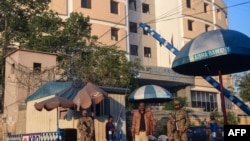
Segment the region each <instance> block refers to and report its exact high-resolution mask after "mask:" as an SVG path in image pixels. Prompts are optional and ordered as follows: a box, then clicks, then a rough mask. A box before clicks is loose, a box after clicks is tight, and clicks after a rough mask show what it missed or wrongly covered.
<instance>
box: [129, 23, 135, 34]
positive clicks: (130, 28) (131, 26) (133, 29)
mask: <svg viewBox="0 0 250 141" xmlns="http://www.w3.org/2000/svg"><path fill="white" fill-rule="evenodd" d="M129 31H130V32H133V33H137V23H134V22H129Z"/></svg>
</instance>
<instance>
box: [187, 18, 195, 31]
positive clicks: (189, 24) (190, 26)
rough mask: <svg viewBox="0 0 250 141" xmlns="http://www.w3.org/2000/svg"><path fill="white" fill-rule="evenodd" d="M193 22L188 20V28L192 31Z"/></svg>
mask: <svg viewBox="0 0 250 141" xmlns="http://www.w3.org/2000/svg"><path fill="white" fill-rule="evenodd" d="M193 22H194V21H192V20H188V30H189V31H193Z"/></svg>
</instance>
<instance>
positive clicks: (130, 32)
mask: <svg viewBox="0 0 250 141" xmlns="http://www.w3.org/2000/svg"><path fill="white" fill-rule="evenodd" d="M248 3H250V1H249V2H243V3H239V4H235V5H231V6H226V7H223V8H220V9H221V10H223V9H228V8H232V7H236V6H241V5H245V4H248ZM215 10H216V9H215ZM209 11H211V12H212V11H214V10H209ZM209 11H208V12H209ZM202 13H204V11H202V12H198V13H194V14H190V15H182V16H179V17H175V18H169V19H165V20H161V21H155V22H152V21H151V22H145V24H150V23H156V22H163V21H169V20H174V19H178V18H184V17H192V16H193V15H199V14H202ZM166 17H168V16H166ZM166 17H165V18H166ZM139 28H140V27H138V28H137V29H139ZM130 34H131V32H130V33H129V34H126V35H125V36H124V37H122V38H121V39H120V40H119V41H117V42H116V43H115V44H114V45H117V44H118V43H119V42H121V41H122V40H124V39H126V38H127V37H128V36H129V35H130Z"/></svg>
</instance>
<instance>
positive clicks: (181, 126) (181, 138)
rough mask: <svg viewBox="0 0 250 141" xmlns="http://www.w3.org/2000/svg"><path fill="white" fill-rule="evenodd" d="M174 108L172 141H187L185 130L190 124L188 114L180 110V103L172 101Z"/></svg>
mask: <svg viewBox="0 0 250 141" xmlns="http://www.w3.org/2000/svg"><path fill="white" fill-rule="evenodd" d="M174 108H175V111H174V121H175V130H174V141H187V140H188V139H187V128H188V127H189V124H190V120H189V117H188V114H187V112H186V111H185V110H184V109H182V107H181V103H180V101H174Z"/></svg>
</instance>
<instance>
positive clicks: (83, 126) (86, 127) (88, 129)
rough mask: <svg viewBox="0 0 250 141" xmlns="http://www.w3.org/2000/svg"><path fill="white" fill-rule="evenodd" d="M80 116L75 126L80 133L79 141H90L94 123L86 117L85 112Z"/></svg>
mask: <svg viewBox="0 0 250 141" xmlns="http://www.w3.org/2000/svg"><path fill="white" fill-rule="evenodd" d="M82 115H83V116H82V117H81V118H80V119H79V121H78V124H77V128H78V130H79V132H80V141H91V140H92V137H93V132H94V121H93V119H92V118H91V117H89V116H88V115H87V111H86V110H83V111H82Z"/></svg>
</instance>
